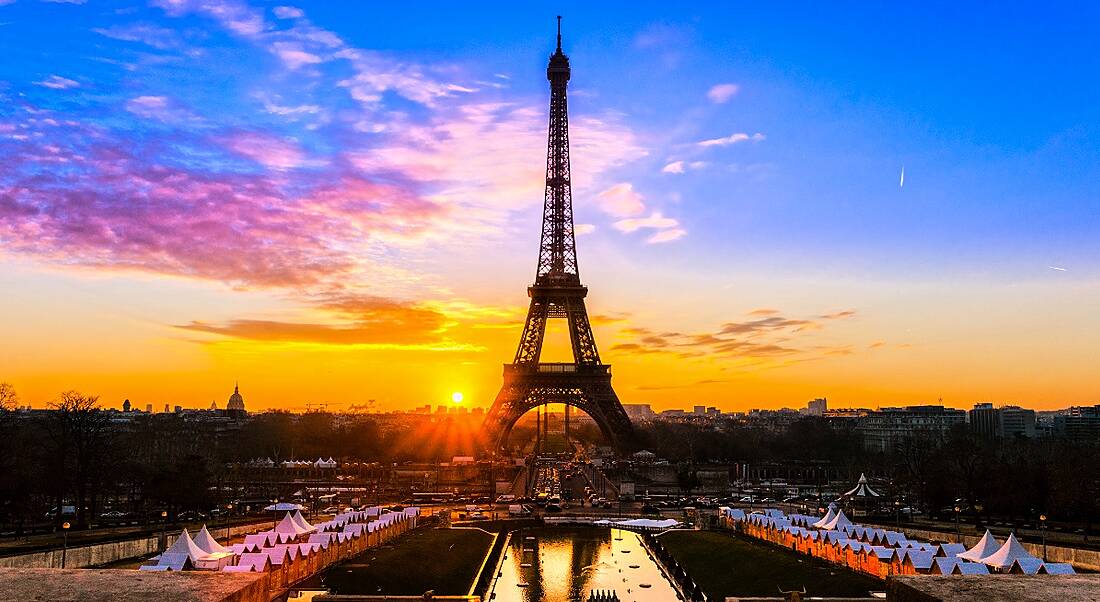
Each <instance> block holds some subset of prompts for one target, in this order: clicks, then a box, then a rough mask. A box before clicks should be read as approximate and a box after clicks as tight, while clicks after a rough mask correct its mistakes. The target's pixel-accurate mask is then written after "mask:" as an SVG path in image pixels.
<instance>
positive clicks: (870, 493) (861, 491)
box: [844, 473, 879, 497]
mask: <svg viewBox="0 0 1100 602" xmlns="http://www.w3.org/2000/svg"><path fill="white" fill-rule="evenodd" d="M844 497H879V494H878V492H877V491H875V490H874V489H871V486H870V485H868V484H867V475H865V474H863V473H860V474H859V481H857V482H856V486H855V487H854V488H852V489H850V490H848V492H847V493H845V494H844Z"/></svg>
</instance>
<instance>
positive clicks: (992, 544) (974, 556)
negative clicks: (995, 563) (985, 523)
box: [957, 529, 1001, 562]
mask: <svg viewBox="0 0 1100 602" xmlns="http://www.w3.org/2000/svg"><path fill="white" fill-rule="evenodd" d="M999 547H1001V544H999V543H997V539H996V538H995V537H993V534H992V533H990V531H989V529H986V530H985V535H982V538H981V539H980V540H978V543H976V544H974V547H973V548H970V549H969V550H967V551H965V552H962V553H961V554H958V555H957V556H958V557H959V558H961V559H962V560H969V561H971V562H979V561H981V559H982V558H985V557H986V556H989V555H990V554H992V553H993V552H996V551H997V548H999Z"/></svg>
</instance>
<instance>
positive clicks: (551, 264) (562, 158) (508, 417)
mask: <svg viewBox="0 0 1100 602" xmlns="http://www.w3.org/2000/svg"><path fill="white" fill-rule="evenodd" d="M569 75H570V70H569V57H567V56H566V55H565V53H563V52H562V51H561V17H558V48H557V51H556V52H554V54H553V55H551V56H550V65H549V66H548V67H547V68H546V78H547V79H549V80H550V130H549V141H548V143H547V149H546V194H545V197H544V200H543V209H542V241H541V244H540V245H539V264H538V270H537V271H536V273H535V283H534V285H532V286H529V287H527V296H529V297H530V298H531V307H530V309H528V310H527V322H526V324H525V325H524V327H523V335H522V336H521V337H520V340H519V348H518V349H517V350H516V357H515V359H514V360H513V361H512V363H511V364H505V365H504V385H503V386H502V387H501V389H500V392H499V393H497V397H496V400H495V401H493V407H492V408H490V409H489V413H488V414H487V415H486V417H485V422H484V424H483V430H484V433H485V436H486V437H487V442H488V444H489V445H490V446H491V449H492V450H494V451H496V450H500V449H501V448H502V447H503V445H504V442H505V441H506V440H507V438H508V433H509V432H511V430H512V426H513V425H515V423H516V421H517V420H519V418H520V417H521V416H523V415H524V414H525V413H527V412H528V411H530V410H532V409H534V408H538V407H540V406H543V405H545V404H549V403H560V404H565V405H566V409H567V411H568V408H569V407H570V406H572V407H575V408H578V409H581V410H583V411H584V412H585V413H587V414H588V415H589V416H591V417H592V419H593V420H595V422H596V424H597V425H598V426H599V428H600V430H601V431H602V432H603V434H604V436H605V437H606V438H607V439H608V440H609V441H610V442H611V444H612V445H613V446H614V447H615V448H616V449H618V450H619V451H620V452H621V451H626V450H627V449H629V448H630V447H632V443H633V434H634V430H633V427H632V426H631V424H630V419H629V418H628V417H627V415H626V411H625V410H623V406H622V404H621V403H619V398H618V396H616V395H615V390H614V389H612V388H611V366H610V365H608V364H604V363H601V362H600V353H599V351H597V350H596V340H595V338H593V336H592V326H591V324H590V323H589V320H588V312H587V310H585V307H584V297H585V295H587V294H588V287H586V286H583V285H582V284H581V279H580V274H579V273H578V271H577V247H576V241H575V239H574V236H573V193H572V191H571V189H570V183H569V114H568V110H567V105H566V87H567V86H568V83H569ZM549 319H565V320H567V321H568V325H569V326H568V327H569V340H570V342H571V343H572V347H573V362H571V363H542V362H540V361H539V357H540V355H541V354H542V341H543V337H544V335H545V334H546V321H547V320H549ZM567 415H568V414H567Z"/></svg>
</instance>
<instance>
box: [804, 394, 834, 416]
mask: <svg viewBox="0 0 1100 602" xmlns="http://www.w3.org/2000/svg"><path fill="white" fill-rule="evenodd" d="M827 411H829V402H828V401H827V400H826V399H825V398H824V397H818V398H817V399H811V400H810V402H809V403H807V404H806V409H805V410H803V411H802V413H803V414H805V415H807V416H824V415H825V412H827Z"/></svg>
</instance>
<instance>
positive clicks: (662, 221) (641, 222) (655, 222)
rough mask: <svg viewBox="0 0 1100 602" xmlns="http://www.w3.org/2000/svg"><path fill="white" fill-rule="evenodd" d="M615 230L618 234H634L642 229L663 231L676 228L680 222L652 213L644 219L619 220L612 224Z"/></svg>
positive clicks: (659, 213)
mask: <svg viewBox="0 0 1100 602" xmlns="http://www.w3.org/2000/svg"><path fill="white" fill-rule="evenodd" d="M612 225H613V226H614V227H615V229H616V230H619V231H620V232H627V233H629V232H635V231H637V230H641V229H642V228H651V229H654V230H663V229H666V228H676V227H678V226H679V225H680V222H678V221H676V220H675V219H673V218H671V217H665V216H664V215H662V214H661V212H660V211H654V212H653V213H650V214H649V215H647V216H645V217H630V218H626V219H621V220H619V221H617V222H615V223H614V224H612Z"/></svg>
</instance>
